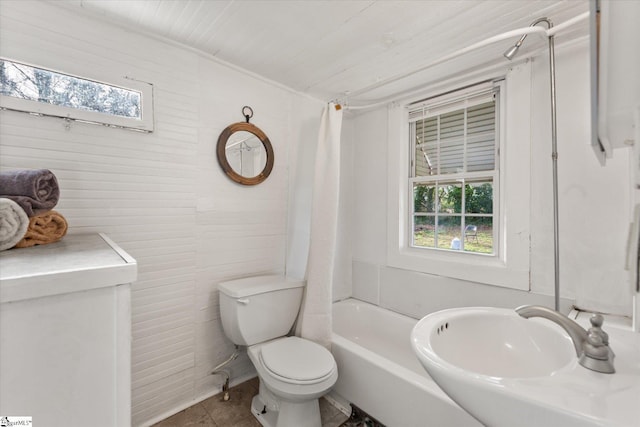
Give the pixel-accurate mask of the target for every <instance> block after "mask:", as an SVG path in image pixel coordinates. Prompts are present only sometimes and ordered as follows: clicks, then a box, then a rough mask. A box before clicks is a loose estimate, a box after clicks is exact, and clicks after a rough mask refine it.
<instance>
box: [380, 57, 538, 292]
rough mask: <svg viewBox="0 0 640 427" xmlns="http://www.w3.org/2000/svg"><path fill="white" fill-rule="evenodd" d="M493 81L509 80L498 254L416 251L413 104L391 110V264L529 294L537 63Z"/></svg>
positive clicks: (503, 102) (503, 106)
mask: <svg viewBox="0 0 640 427" xmlns="http://www.w3.org/2000/svg"><path fill="white" fill-rule="evenodd" d="M487 77H493V80H503V81H502V82H501V83H499V84H500V85H501V87H500V113H499V114H500V115H499V126H500V131H499V134H500V135H501V137H500V147H499V150H500V156H499V162H500V164H499V167H498V171H499V172H498V174H499V182H500V194H499V196H498V198H499V208H498V211H499V213H498V216H499V218H498V221H499V227H500V233H499V242H497V255H496V256H478V255H477V254H473V253H461V251H442V250H428V249H425V248H415V247H412V246H411V240H410V237H411V235H410V228H411V226H412V221H411V218H410V214H409V212H410V209H409V205H408V204H409V203H411V202H412V201H413V197H412V195H410V194H409V192H408V191H407V183H408V179H409V178H410V176H411V174H410V169H409V168H410V162H409V159H410V156H411V153H410V152H409V150H410V144H408V143H407V141H408V138H409V105H410V104H411V102H407V103H406V104H399V105H394V106H392V107H390V108H389V112H388V114H389V116H388V137H387V138H388V153H387V154H388V155H387V159H388V163H387V167H388V175H387V177H388V193H387V195H388V203H387V206H388V210H387V264H388V265H389V266H391V267H395V268H400V269H405V270H412V271H418V272H423V273H430V274H434V275H438V276H443V277H449V278H453V279H462V280H467V281H471V282H478V283H483V284H490V285H495V286H503V287H508V288H514V289H520V290H529V288H530V286H529V265H530V259H529V253H530V251H529V245H530V217H529V216H530V209H529V204H530V172H529V171H530V154H531V153H530V151H531V150H530V140H531V131H530V129H531V105H530V104H531V102H530V99H531V92H530V84H531V64H529V63H525V64H521V65H518V66H516V67H513V68H511V69H510V70H508V72H507V73H506V76H504V77H500V76H487ZM465 83H466V84H465ZM472 83H474V82H459V83H458V84H457V85H456V86H457V87H442V88H439V93H448V92H453V91H454V90H455V89H458V88H461V87H467V86H470V85H471V84H472ZM433 95H437V93H434V94H433ZM414 108H415V107H414Z"/></svg>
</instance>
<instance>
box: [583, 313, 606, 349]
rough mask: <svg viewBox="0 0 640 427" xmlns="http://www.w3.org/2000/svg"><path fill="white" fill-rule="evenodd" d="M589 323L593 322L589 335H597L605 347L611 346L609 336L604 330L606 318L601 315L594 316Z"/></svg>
mask: <svg viewBox="0 0 640 427" xmlns="http://www.w3.org/2000/svg"><path fill="white" fill-rule="evenodd" d="M589 322H591V328H589V330H588V331H587V334H589V335H591V334H597V335H599V336H600V337H601V338H602V342H603V344H604V345H609V334H607V333H606V332H605V331H603V330H602V324H603V323H604V317H602V315H601V314H594V315H593V316H591V317H590V318H589Z"/></svg>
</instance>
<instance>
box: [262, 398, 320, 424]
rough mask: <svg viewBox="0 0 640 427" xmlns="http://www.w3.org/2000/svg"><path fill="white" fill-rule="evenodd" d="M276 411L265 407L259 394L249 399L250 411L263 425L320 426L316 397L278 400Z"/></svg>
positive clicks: (318, 405) (318, 406)
mask: <svg viewBox="0 0 640 427" xmlns="http://www.w3.org/2000/svg"><path fill="white" fill-rule="evenodd" d="M279 407H280V409H279V410H278V411H274V410H268V409H266V405H265V403H264V401H263V400H262V398H261V397H260V395H259V394H257V395H255V396H254V397H253V400H251V413H252V414H253V416H254V417H256V419H257V420H258V422H260V424H262V425H263V426H264V427H321V426H322V421H321V420H320V404H319V402H318V399H312V400H309V401H306V402H297V403H292V402H286V401H282V400H281V401H280V402H279Z"/></svg>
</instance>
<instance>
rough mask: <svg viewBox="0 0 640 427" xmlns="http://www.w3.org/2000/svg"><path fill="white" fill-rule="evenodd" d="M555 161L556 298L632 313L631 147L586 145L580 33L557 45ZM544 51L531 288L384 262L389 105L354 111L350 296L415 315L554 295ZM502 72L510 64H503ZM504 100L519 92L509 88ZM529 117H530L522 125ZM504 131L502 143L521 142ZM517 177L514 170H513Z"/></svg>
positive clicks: (534, 112)
mask: <svg viewBox="0 0 640 427" xmlns="http://www.w3.org/2000/svg"><path fill="white" fill-rule="evenodd" d="M556 54H557V58H556V59H557V62H556V67H557V68H556V74H557V76H556V77H557V80H556V84H557V94H558V100H557V101H558V153H559V159H558V164H559V165H558V169H559V204H560V285H561V296H562V302H561V305H562V306H563V307H565V308H566V307H567V306H568V305H569V304H572V303H577V305H579V307H581V308H584V309H590V310H596V311H603V312H609V313H615V314H622V315H629V314H630V312H631V302H630V298H629V296H628V291H627V281H628V279H627V273H626V271H625V270H624V261H625V245H626V234H627V230H628V224H629V204H630V201H629V197H630V195H629V190H628V185H629V184H628V183H629V160H628V152H627V151H628V150H621V151H620V152H616V153H615V157H614V158H613V159H608V161H607V165H606V166H605V167H601V166H599V165H598V162H597V159H596V157H595V155H594V154H593V152H592V150H591V147H590V145H589V144H590V135H589V129H590V127H589V105H590V101H589V78H588V76H589V67H588V58H589V54H588V47H587V46H586V43H576V44H574V45H572V46H568V47H566V46H565V47H561V48H559V49H557V50H556ZM546 55H547V53H546V52H543V53H542V54H541V55H540V56H539V57H536V58H534V60H533V64H532V78H531V81H530V82H527V86H526V87H525V90H530V91H531V97H532V100H531V106H530V108H531V113H530V118H529V120H530V126H531V129H532V131H531V146H532V149H531V151H532V153H531V157H532V159H531V175H532V179H531V183H530V187H531V188H530V194H531V196H530V197H531V215H530V218H531V230H530V232H531V238H530V242H531V245H530V246H531V248H530V264H531V266H530V292H523V291H516V290H511V289H505V288H499V287H495V286H487V285H482V284H478V283H473V282H466V281H462V280H454V279H449V278H446V277H438V276H433V275H429V274H423V273H419V272H415V271H407V270H400V269H395V268H391V267H389V266H388V265H387V262H386V254H385V250H386V247H387V244H388V243H387V239H388V236H387V234H386V221H387V218H386V217H385V215H384V212H385V211H384V209H386V205H387V203H389V201H388V200H387V194H386V192H384V191H380V187H381V186H384V185H385V184H384V183H385V180H386V173H387V172H385V171H386V165H387V158H386V156H387V144H392V143H395V142H387V137H386V135H387V118H386V117H387V111H386V109H384V108H381V109H379V110H375V111H370V112H367V113H365V114H362V115H359V116H358V117H357V118H356V119H355V124H354V127H355V146H356V147H362V146H364V145H366V147H367V149H366V150H361V151H359V155H356V156H354V176H355V188H354V190H353V194H354V215H355V220H354V224H353V231H352V241H353V242H354V243H353V259H354V263H353V296H354V297H356V298H360V299H363V300H365V301H369V302H372V303H374V304H379V305H381V306H383V307H387V308H391V309H392V310H394V311H398V312H401V313H405V314H408V315H411V316H414V317H421V316H423V315H425V314H427V313H429V312H432V311H434V310H440V309H443V308H447V307H453V306H468V305H488V304H489V305H498V306H503V307H516V306H518V305H521V304H541V303H544V304H545V305H553V299H552V296H551V295H553V218H552V209H551V205H552V195H551V190H552V183H551V177H552V175H551V159H550V153H551V147H550V133H551V127H550V106H549V77H548V76H549V71H548V70H549V69H548V61H547V56H546ZM505 73H507V70H505ZM506 96H507V101H506V104H507V105H506V108H507V120H510V119H512V120H513V117H510V116H509V103H510V102H511V103H517V102H519V100H518V99H513V96H512V97H510V95H509V92H507V93H506ZM528 125H529V124H527V126H528ZM518 142H519V141H507V147H506V149H507V150H520V149H522V148H521V146H520V145H518ZM515 179H520V177H515Z"/></svg>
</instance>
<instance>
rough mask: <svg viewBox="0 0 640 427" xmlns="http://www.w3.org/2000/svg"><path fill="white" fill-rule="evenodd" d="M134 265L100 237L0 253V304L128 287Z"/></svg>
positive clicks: (84, 236) (86, 236)
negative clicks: (90, 290) (110, 287)
mask: <svg viewBox="0 0 640 427" xmlns="http://www.w3.org/2000/svg"><path fill="white" fill-rule="evenodd" d="M136 277H137V264H136V261H135V259H133V258H132V257H131V256H130V255H129V254H127V253H126V252H125V251H124V250H123V249H122V248H120V247H119V246H118V245H116V244H115V243H114V242H113V241H111V239H109V238H108V237H107V236H105V235H104V234H76V235H74V234H71V235H67V236H65V237H64V238H63V239H62V240H60V241H59V242H56V243H52V244H48V245H40V246H34V247H30V248H20V249H11V250H7V251H2V252H0V303H6V302H11V301H19V300H24V299H31V298H39V297H43V296H50V295H58V294H64V293H69V292H78V291H83V290H88V289H95V288H102V287H108V286H117V285H121V284H125V283H131V282H133V281H135V280H136Z"/></svg>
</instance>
